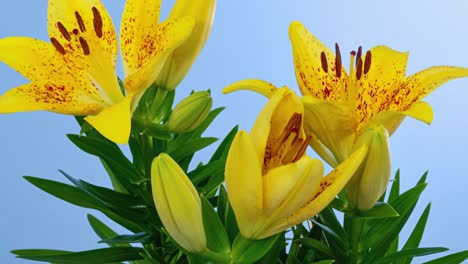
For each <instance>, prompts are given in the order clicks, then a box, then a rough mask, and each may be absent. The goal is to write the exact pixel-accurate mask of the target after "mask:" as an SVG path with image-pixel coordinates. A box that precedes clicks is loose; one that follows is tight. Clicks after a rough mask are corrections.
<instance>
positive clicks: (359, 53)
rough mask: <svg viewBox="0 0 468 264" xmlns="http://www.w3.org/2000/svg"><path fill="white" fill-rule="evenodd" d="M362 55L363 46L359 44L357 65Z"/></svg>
mask: <svg viewBox="0 0 468 264" xmlns="http://www.w3.org/2000/svg"><path fill="white" fill-rule="evenodd" d="M361 56H362V47H361V46H359V48H358V50H357V54H356V66H357V64H358V62H359V59H360V58H361Z"/></svg>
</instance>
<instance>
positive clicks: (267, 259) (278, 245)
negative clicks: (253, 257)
mask: <svg viewBox="0 0 468 264" xmlns="http://www.w3.org/2000/svg"><path fill="white" fill-rule="evenodd" d="M287 245H288V244H287V243H286V240H285V237H284V235H280V237H279V238H278V239H277V240H276V242H275V244H274V245H273V247H272V248H271V249H270V251H268V253H267V254H266V255H265V256H264V257H263V258H261V259H260V260H259V261H258V262H257V263H256V264H271V263H282V262H281V260H280V255H281V252H282V250H284V248H285V247H286V246H287Z"/></svg>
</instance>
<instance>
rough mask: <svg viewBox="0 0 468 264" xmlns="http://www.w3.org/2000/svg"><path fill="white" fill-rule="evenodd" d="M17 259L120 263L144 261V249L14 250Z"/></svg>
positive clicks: (72, 263)
mask: <svg viewBox="0 0 468 264" xmlns="http://www.w3.org/2000/svg"><path fill="white" fill-rule="evenodd" d="M11 253H13V254H15V255H16V257H17V258H22V259H28V260H36V261H43V262H53V263H61V264H82V263H87V264H102V263H112V262H119V261H130V260H139V259H143V257H142V256H141V254H143V253H144V251H143V249H142V248H135V247H113V248H100V249H93V250H87V251H80V252H67V251H58V250H49V249H20V250H12V251H11Z"/></svg>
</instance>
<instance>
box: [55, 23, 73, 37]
mask: <svg viewBox="0 0 468 264" xmlns="http://www.w3.org/2000/svg"><path fill="white" fill-rule="evenodd" d="M57 27H58V29H59V30H60V33H62V36H63V37H64V38H65V39H66V40H68V41H70V40H71V36H70V33H68V30H67V28H66V27H65V26H64V25H63V24H62V23H61V22H57Z"/></svg>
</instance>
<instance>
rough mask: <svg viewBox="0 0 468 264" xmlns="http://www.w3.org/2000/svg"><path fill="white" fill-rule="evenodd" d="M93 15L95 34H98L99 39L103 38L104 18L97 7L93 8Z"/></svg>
mask: <svg viewBox="0 0 468 264" xmlns="http://www.w3.org/2000/svg"><path fill="white" fill-rule="evenodd" d="M93 15H94V19H93V25H94V32H96V36H97V37H98V38H102V16H101V13H99V10H98V9H97V8H96V7H93Z"/></svg>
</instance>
